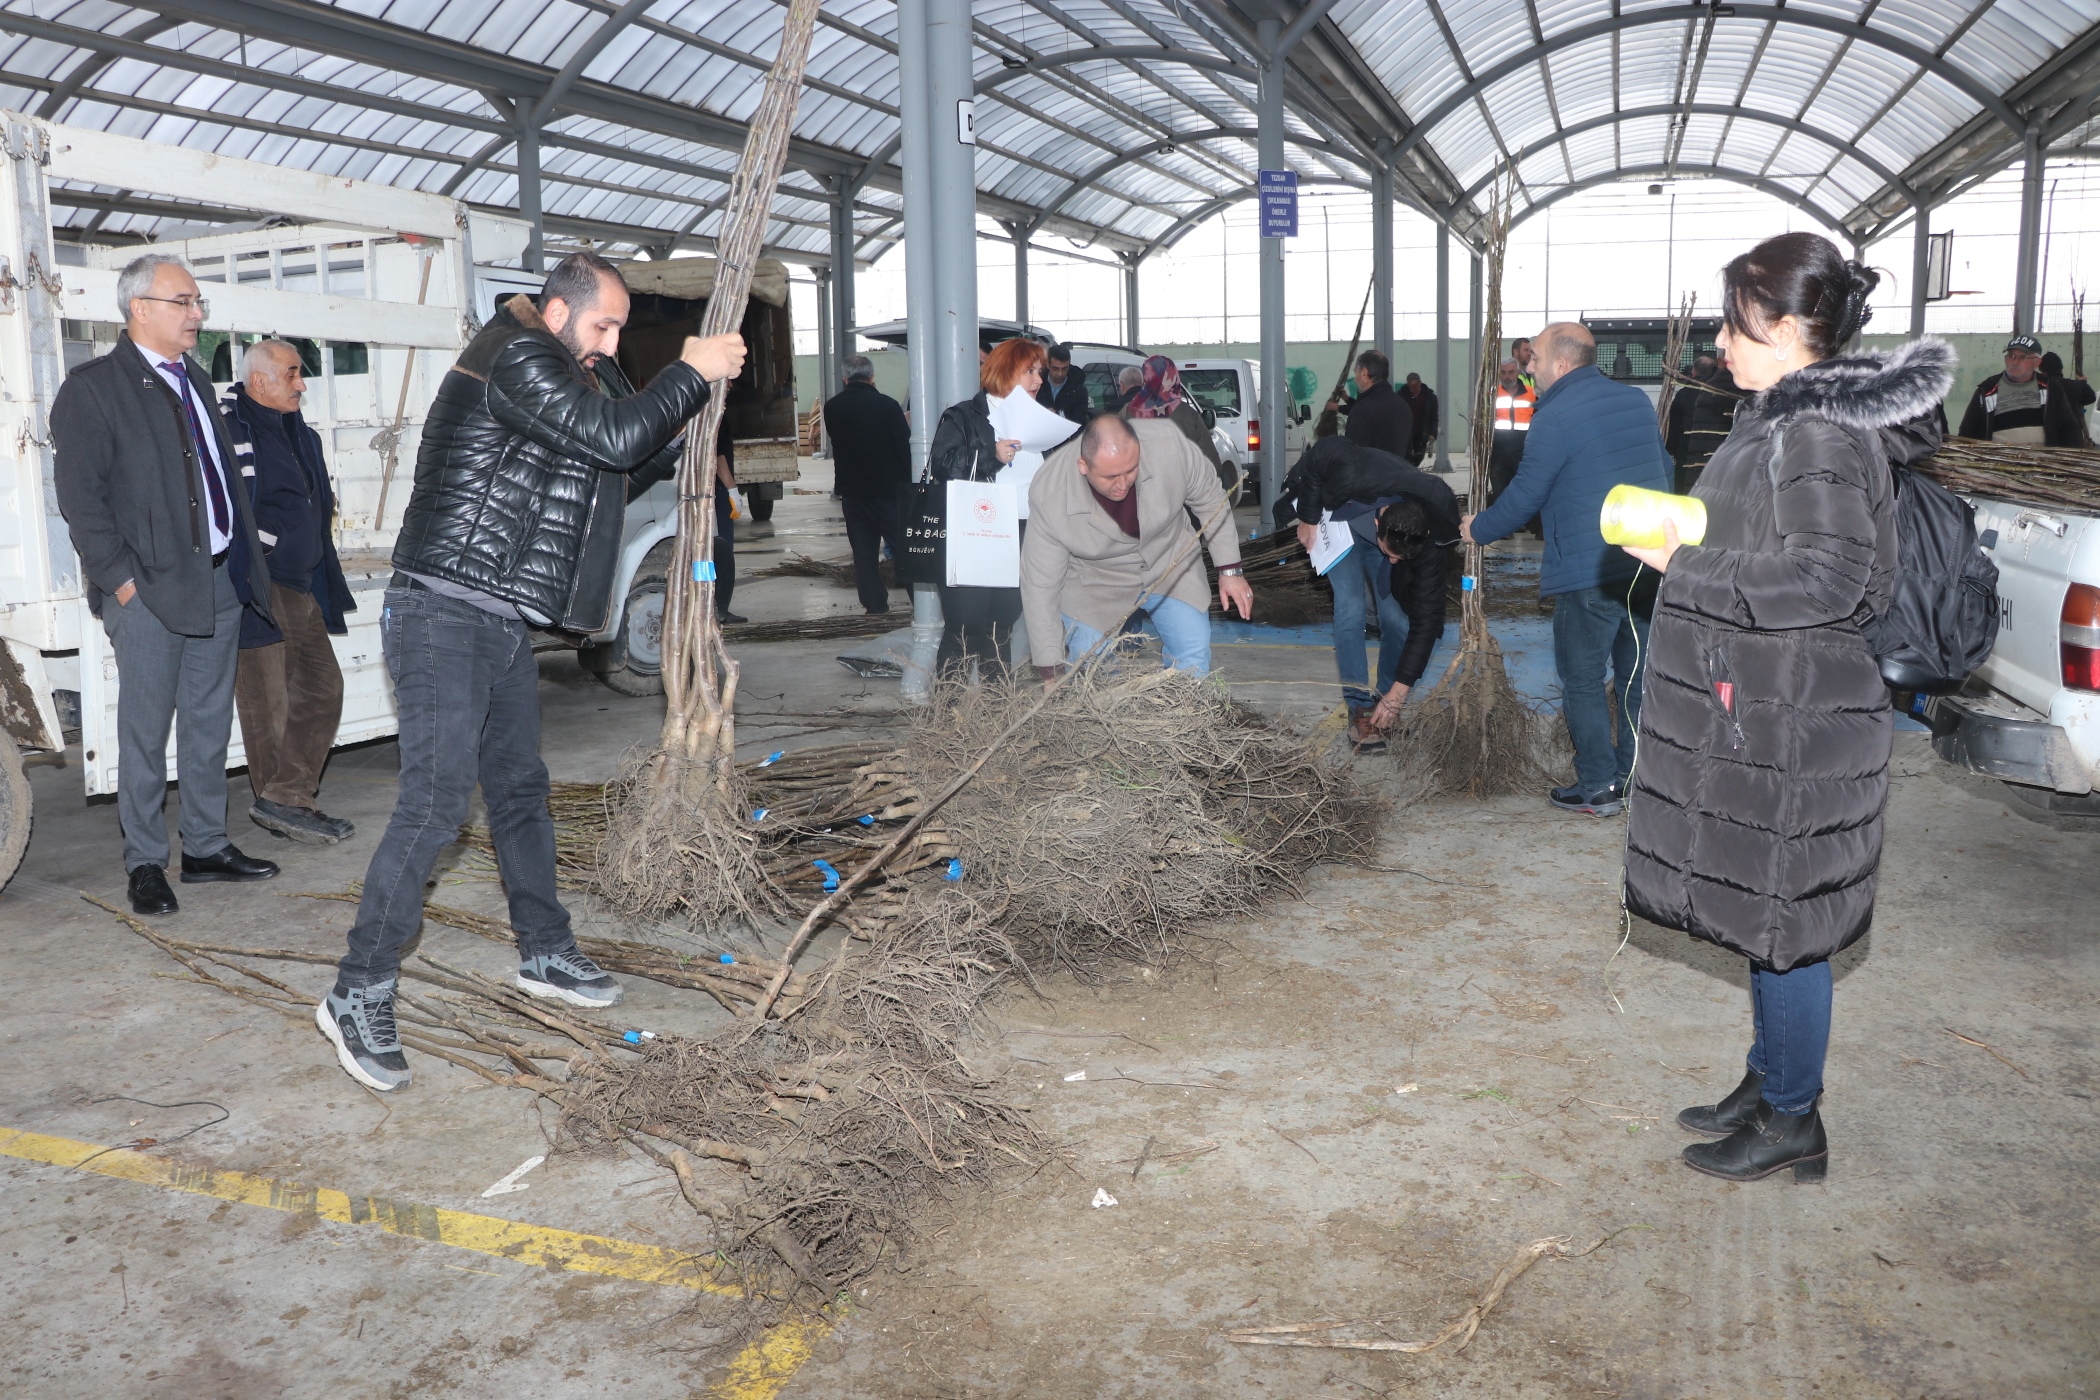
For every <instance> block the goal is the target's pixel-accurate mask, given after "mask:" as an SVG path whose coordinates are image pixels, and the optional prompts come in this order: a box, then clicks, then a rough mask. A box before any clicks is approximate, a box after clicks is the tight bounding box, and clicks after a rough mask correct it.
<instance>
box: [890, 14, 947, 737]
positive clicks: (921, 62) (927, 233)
mask: <svg viewBox="0 0 2100 1400" xmlns="http://www.w3.org/2000/svg"><path fill="white" fill-rule="evenodd" d="M927 3H928V0H897V77H898V96H899V105H900V108H901V110H900V113H899V125H900V127H901V131H900V137H901V146H900V149H899V152H898V155H899V158H900V159H899V163H900V164H901V165H902V166H903V168H904V235H905V236H904V302H905V318H906V320H907V322H908V323H909V331H908V334H907V341H906V344H907V353H908V354H909V356H910V358H911V390H910V396H909V400H908V402H909V404H910V408H911V459H912V469H913V476H914V478H915V479H919V480H923V479H924V477H925V473H926V451H927V447H928V446H929V444H931V443H932V441H933V427H934V424H935V423H937V422H939V421H940V416H941V410H942V408H944V407H946V405H945V404H944V403H943V402H942V401H941V398H940V386H939V382H938V381H939V376H938V375H937V374H935V372H934V339H935V335H934V322H935V320H936V319H937V317H938V312H937V310H936V308H937V307H938V305H939V299H938V297H937V295H936V290H937V289H936V287H935V285H934V284H935V269H936V268H937V267H938V265H939V263H938V259H937V257H936V254H935V250H934V234H933V226H934V223H935V221H936V218H937V210H936V208H935V202H934V195H935V190H934V173H933V129H932V109H931V105H930V103H929V102H928V100H927V91H926V89H927V64H928V56H927V51H926V6H927ZM911 604H912V606H911V661H910V663H909V664H908V665H906V666H905V668H904V679H903V682H902V685H901V689H902V691H903V694H904V698H905V699H906V700H909V701H912V702H914V703H918V704H924V703H925V701H926V698H927V696H928V694H929V692H930V691H931V690H932V688H933V667H934V657H935V654H936V653H937V652H938V651H939V649H940V644H941V595H940V592H939V590H938V589H937V588H935V587H934V586H933V585H932V584H927V583H920V584H914V585H912V598H911Z"/></svg>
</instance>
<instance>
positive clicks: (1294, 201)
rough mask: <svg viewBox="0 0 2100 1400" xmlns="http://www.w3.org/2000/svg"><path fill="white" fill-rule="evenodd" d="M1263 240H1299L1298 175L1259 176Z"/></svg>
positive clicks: (1269, 172) (1274, 172) (1269, 173)
mask: <svg viewBox="0 0 2100 1400" xmlns="http://www.w3.org/2000/svg"><path fill="white" fill-rule="evenodd" d="M1259 189H1260V191H1261V236H1262V237H1263V238H1296V237H1297V236H1298V172H1297V171H1295V170H1264V171H1262V172H1261V175H1260V185H1259Z"/></svg>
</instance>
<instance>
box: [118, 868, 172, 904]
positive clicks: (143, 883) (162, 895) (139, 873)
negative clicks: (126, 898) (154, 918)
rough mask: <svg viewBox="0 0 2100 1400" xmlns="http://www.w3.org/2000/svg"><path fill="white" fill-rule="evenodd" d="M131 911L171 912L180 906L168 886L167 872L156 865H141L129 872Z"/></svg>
mask: <svg viewBox="0 0 2100 1400" xmlns="http://www.w3.org/2000/svg"><path fill="white" fill-rule="evenodd" d="M130 881H131V912H132V913H134V914H172V913H174V912H175V911H176V910H177V909H179V908H181V907H182V906H181V905H179V904H177V903H176V902H175V891H173V890H171V889H169V888H168V873H167V872H166V871H165V870H162V869H161V868H160V867H159V866H157V865H141V866H139V867H138V868H137V869H135V870H133V871H132V872H131V874H130Z"/></svg>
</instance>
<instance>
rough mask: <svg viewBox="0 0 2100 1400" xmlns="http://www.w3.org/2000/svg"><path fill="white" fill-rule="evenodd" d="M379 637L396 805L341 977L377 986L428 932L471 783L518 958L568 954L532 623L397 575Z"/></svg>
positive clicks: (348, 983) (569, 937) (367, 876)
mask: <svg viewBox="0 0 2100 1400" xmlns="http://www.w3.org/2000/svg"><path fill="white" fill-rule="evenodd" d="M379 630H380V640H381V641H382V643H383V644H384V645H385V648H386V664H387V670H388V671H390V672H391V673H392V674H393V678H394V707H395V709H396V711H397V712H398V713H399V716H400V747H401V780H400V796H399V798H398V799H397V800H396V801H395V804H394V816H393V819H392V820H391V821H389V822H388V823H387V827H386V834H385V835H383V836H381V837H380V838H379V848H378V849H377V850H375V851H374V852H373V853H372V864H371V867H370V868H369V869H368V870H366V871H365V888H364V895H363V897H362V898H361V899H360V900H359V901H358V905H357V922H356V923H354V924H352V925H351V926H350V949H349V951H348V952H347V953H346V954H345V955H344V957H343V961H342V963H341V966H340V969H339V973H338V976H339V980H340V981H341V982H342V984H343V985H344V986H346V987H370V986H374V985H377V984H378V983H382V982H386V981H389V980H391V979H392V978H393V977H394V976H395V975H396V973H398V972H399V970H400V967H401V950H402V948H404V947H406V946H407V944H408V942H409V940H410V939H412V938H414V937H415V935H416V931H417V930H418V929H420V928H421V927H422V926H423V886H424V885H425V884H426V883H428V882H429V880H430V872H431V870H432V868H433V867H435V866H436V865H437V859H438V856H439V855H440V854H441V853H442V852H443V851H444V849H445V847H447V846H449V845H451V844H452V843H453V842H454V841H455V840H457V839H458V838H459V824H460V823H461V822H463V821H465V820H466V817H467V803H468V801H469V800H470V799H472V797H473V796H474V786H475V784H476V783H479V784H480V785H481V795H482V799H483V800H484V801H485V802H486V803H487V804H488V811H489V832H490V834H491V835H492V836H493V837H494V838H495V846H496V870H497V873H498V874H499V875H500V876H501V877H502V879H503V892H504V894H505V895H507V896H508V897H509V900H510V924H511V927H512V928H514V929H516V930H517V934H518V956H519V957H520V958H521V959H522V958H530V957H536V956H538V955H539V954H541V953H553V952H558V951H560V950H562V949H564V948H567V947H568V946H569V945H570V944H571V943H572V942H573V941H574V935H573V934H572V933H571V931H570V928H569V911H568V910H566V909H564V908H562V906H561V899H560V898H559V896H557V895H556V893H555V889H554V819H553V818H552V817H551V816H549V815H548V812H547V765H546V764H545V763H543V762H541V761H540V693H539V685H540V668H539V664H538V663H537V662H535V661H534V660H533V659H532V638H531V637H530V636H529V635H528V634H527V633H526V631H525V624H524V623H522V622H520V621H518V620H517V619H516V618H509V619H506V618H501V617H497V616H496V615H495V614H494V613H491V612H486V611H484V610H482V609H480V608H477V607H475V606H474V605H473V604H471V603H462V602H460V601H458V600H457V599H453V598H445V597H441V596H440V595H438V594H436V593H433V592H431V591H430V590H429V589H427V588H423V587H421V586H413V587H410V586H404V585H403V583H402V582H401V581H400V580H399V576H398V575H397V576H396V582H395V584H394V586H393V587H391V588H389V589H387V591H386V614H385V616H384V618H383V619H382V620H381V622H380V627H379Z"/></svg>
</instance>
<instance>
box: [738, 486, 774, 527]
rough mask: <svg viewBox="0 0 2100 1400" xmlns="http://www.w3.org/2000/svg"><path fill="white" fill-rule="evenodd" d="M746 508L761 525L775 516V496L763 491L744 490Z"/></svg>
mask: <svg viewBox="0 0 2100 1400" xmlns="http://www.w3.org/2000/svg"><path fill="white" fill-rule="evenodd" d="M744 509H745V510H748V511H750V512H751V518H752V519H753V520H755V521H757V522H758V523H760V524H761V525H763V524H764V523H765V522H766V521H768V520H771V519H772V518H773V498H772V497H770V496H768V495H766V494H765V493H764V492H761V491H746V492H744Z"/></svg>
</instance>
